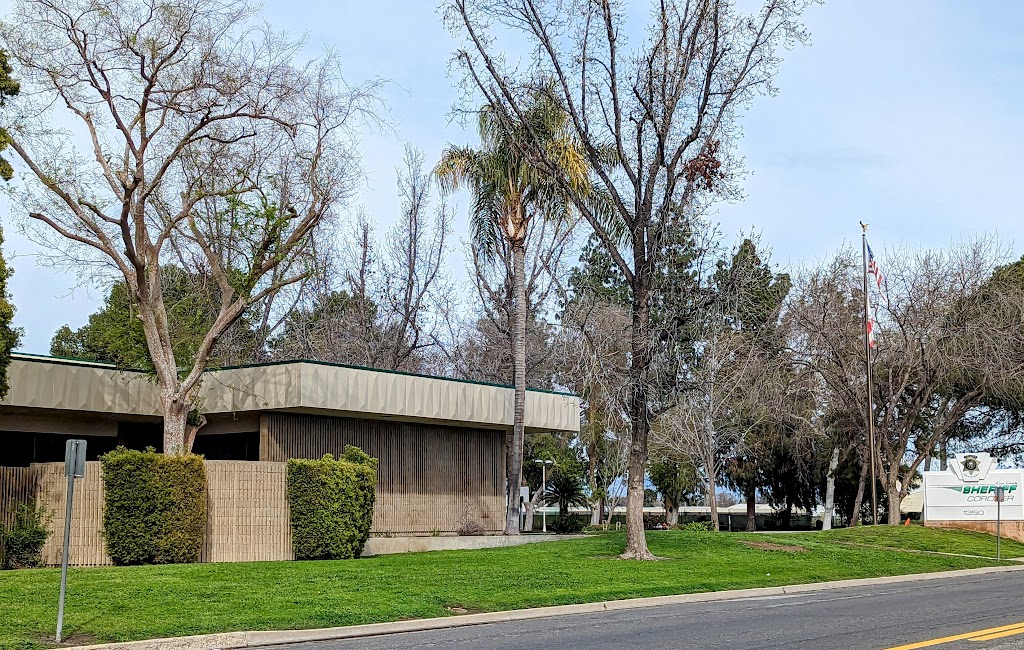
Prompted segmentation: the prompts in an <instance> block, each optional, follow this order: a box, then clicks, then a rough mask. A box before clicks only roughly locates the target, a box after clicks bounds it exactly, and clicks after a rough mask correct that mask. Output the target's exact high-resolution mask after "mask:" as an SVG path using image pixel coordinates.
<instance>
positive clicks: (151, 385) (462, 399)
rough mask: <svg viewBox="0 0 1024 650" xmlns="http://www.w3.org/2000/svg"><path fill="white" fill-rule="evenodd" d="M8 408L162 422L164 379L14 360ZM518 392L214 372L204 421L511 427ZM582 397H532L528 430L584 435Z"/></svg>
mask: <svg viewBox="0 0 1024 650" xmlns="http://www.w3.org/2000/svg"><path fill="white" fill-rule="evenodd" d="M8 372H9V380H10V382H9V383H10V385H11V390H10V392H9V393H8V394H7V396H6V397H5V398H4V399H3V400H0V405H6V406H18V407H27V408H40V409H60V410H72V411H91V412H95V413H110V414H126V415H147V416H159V415H160V413H161V410H160V400H159V391H158V388H157V385H156V382H155V380H154V379H153V378H152V377H150V376H148V375H146V374H143V373H139V372H133V371H123V370H116V369H113V368H110V367H103V366H97V365H87V364H78V363H73V362H65V361H60V360H52V361H46V360H42V359H28V358H13V359H12V360H11V365H10V367H9V371H8ZM513 394H514V393H513V390H512V389H511V388H506V387H500V386H492V385H487V384H474V383H469V382H460V381H455V380H449V379H441V378H436V377H425V376H420V375H407V374H401V373H389V372H376V371H373V370H367V369H360V368H352V367H345V366H330V365H323V364H314V363H302V362H297V363H288V364H275V365H263V366H249V367H241V368H232V369H226V370H214V371H210V372H208V373H206V375H205V376H204V379H203V387H202V390H201V392H200V409H201V410H202V411H203V412H204V413H240V412H247V411H269V410H308V411H315V412H321V413H331V412H334V413H338V414H342V413H344V414H345V415H349V416H355V417H359V416H360V415H361V416H362V417H380V418H394V419H398V420H403V421H410V422H432V423H437V424H443V423H448V424H458V425H462V426H473V425H477V426H482V427H490V428H501V429H507V428H511V426H512V406H513ZM579 408H580V403H579V398H577V397H574V396H570V395H563V394H558V393H544V392H533V391H530V392H527V394H526V409H525V412H526V423H525V424H526V428H527V430H528V431H579V427H580V416H579V412H580V411H579Z"/></svg>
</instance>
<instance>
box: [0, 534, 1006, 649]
mask: <svg viewBox="0 0 1024 650" xmlns="http://www.w3.org/2000/svg"><path fill="white" fill-rule="evenodd" d="M648 540H649V543H650V547H651V550H652V551H653V552H654V553H656V554H657V555H659V556H662V557H664V558H667V559H666V560H665V561H662V562H648V563H638V562H626V561H620V560H617V559H614V556H615V555H616V554H617V553H618V552H620V551H621V550H622V548H623V545H624V536H623V535H622V534H620V533H609V534H603V535H598V536H595V537H592V538H588V539H579V540H571V541H564V542H551V543H543V544H530V545H526V546H519V547H511V548H503V549H488V550H477V551H445V552H437V553H418V554H407V555H391V556H383V557H376V558H366V559H362V560H346V561H337V562H253V563H237V564H193V565H176V566H147V567H118V568H113V567H110V568H94V569H72V570H71V571H70V572H69V577H68V599H67V610H66V618H65V628H64V629H65V635H66V636H67V637H70V638H69V641H70V642H72V643H89V642H103V641H127V640H133V639H145V638H155V637H165V636H179V635H188V634H201V633H208V632H223V631H229V630H261V629H298V628H315V627H328V626H338V625H354V624H359V623H374V622H381V621H394V620H399V619H408V618H422V617H431V616H445V615H448V614H451V610H449V609H448V608H449V607H459V608H463V609H466V610H469V611H471V612H472V611H496V610H504V609H518V608H523V607H536V606H542V605H559V604H567V603H583V602H593V601H599V600H612V599H620V598H633V597H638V596H660V595H668V594H680V593H692V592H701V591H716V590H722V589H736V588H743V587H765V586H773V585H784V584H794V583H802V582H819V581H825V580H836V579H842V578H862V577H872V576H881V575H897V574H906V573H919V572H929V571H943V570H948V569H966V568H974V567H982V566H992V565H995V564H996V562H995V561H994V560H987V559H979V558H968V557H954V556H944V555H928V554H921V553H906V552H903V551H901V550H895V549H908V550H923V551H943V552H953V553H972V554H982V555H989V554H994V553H995V542H994V539H993V538H991V537H990V536H988V535H984V534H979V533H969V532H960V531H944V530H936V529H926V528H922V527H917V526H915V527H907V528H902V527H900V528H890V527H879V528H861V529H846V530H838V531H832V532H829V533H806V534H786V535H750V534H725V533H719V534H715V533H689V532H676V531H664V532H651V533H649V535H648ZM745 541H746V542H756V543H766V542H767V543H773V544H779V545H785V546H787V547H801V548H802V549H804V550H802V551H796V550H795V549H792V550H790V551H779V550H762V549H758V548H751V547H750V546H748V545H746V544H744V543H743V542H745ZM861 545H870V547H866V546H861ZM878 547H891V548H878ZM1003 553H1004V554H1005V556H1009V557H1014V556H1024V545H1021V544H1018V543H1015V542H1004V543H1003ZM59 579H60V572H59V571H58V570H56V569H36V570H26V571H8V572H3V573H0V648H19V649H34V648H41V647H47V646H50V645H52V643H51V642H48V641H47V639H48V638H49V639H52V635H53V627H54V624H55V621H56V610H57V590H58V584H59Z"/></svg>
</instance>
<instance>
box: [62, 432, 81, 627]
mask: <svg viewBox="0 0 1024 650" xmlns="http://www.w3.org/2000/svg"><path fill="white" fill-rule="evenodd" d="M64 475H65V476H67V477H68V497H67V503H66V504H65V506H66V507H65V509H64V552H63V553H62V554H61V560H60V600H59V601H58V603H57V643H60V642H61V640H62V639H61V637H62V635H63V630H64V594H65V592H66V591H67V586H68V550H69V547H70V546H71V507H72V504H73V502H74V498H75V479H76V478H82V477H83V476H85V441H84V440H68V442H67V445H66V446H65V447H64Z"/></svg>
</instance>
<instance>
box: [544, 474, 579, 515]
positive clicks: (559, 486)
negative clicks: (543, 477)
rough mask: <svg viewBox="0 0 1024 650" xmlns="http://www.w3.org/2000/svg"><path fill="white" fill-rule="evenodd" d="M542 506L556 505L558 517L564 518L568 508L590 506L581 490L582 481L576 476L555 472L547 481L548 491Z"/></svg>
mask: <svg viewBox="0 0 1024 650" xmlns="http://www.w3.org/2000/svg"><path fill="white" fill-rule="evenodd" d="M544 504H545V505H549V506H550V505H555V504H558V516H559V517H565V516H566V515H568V514H569V508H572V507H574V506H579V507H581V508H582V507H585V506H588V505H590V499H589V498H588V497H587V493H586V491H585V490H584V489H583V480H582V479H581V477H580V476H579V475H577V474H572V473H569V472H563V471H560V470H557V469H556V470H555V471H554V472H552V473H551V478H549V479H548V490H547V492H545V493H544Z"/></svg>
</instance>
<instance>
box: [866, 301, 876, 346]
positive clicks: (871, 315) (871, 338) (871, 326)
mask: <svg viewBox="0 0 1024 650" xmlns="http://www.w3.org/2000/svg"><path fill="white" fill-rule="evenodd" d="M867 328H868V347H869V348H871V349H872V350H874V349H875V312H874V310H873V309H871V298H870V297H868V322H867Z"/></svg>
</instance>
